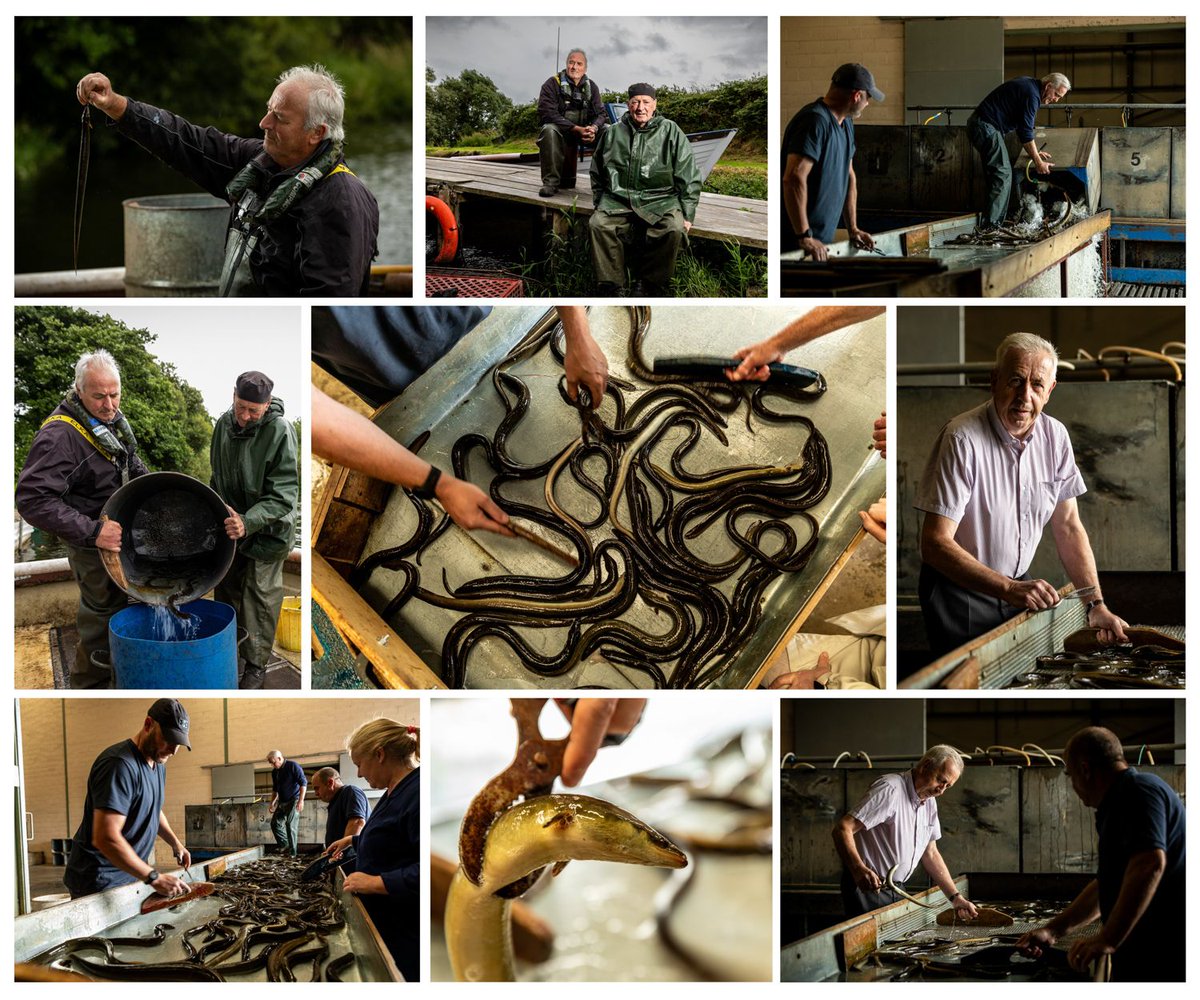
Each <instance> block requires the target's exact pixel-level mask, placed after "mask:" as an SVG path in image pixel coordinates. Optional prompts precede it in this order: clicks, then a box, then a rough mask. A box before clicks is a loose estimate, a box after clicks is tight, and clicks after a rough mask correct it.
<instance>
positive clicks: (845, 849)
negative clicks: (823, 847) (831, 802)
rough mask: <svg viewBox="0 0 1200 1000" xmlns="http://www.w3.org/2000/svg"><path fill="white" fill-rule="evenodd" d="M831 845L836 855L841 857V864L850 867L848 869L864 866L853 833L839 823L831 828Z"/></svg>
mask: <svg viewBox="0 0 1200 1000" xmlns="http://www.w3.org/2000/svg"><path fill="white" fill-rule="evenodd" d="M833 846H834V849H835V850H836V851H837V852H838V857H840V858H841V859H842V864H844V865H845V866H846V867H847V868H848V869H850V871H855V870H856V869H859V868H865V867H866V864H865V862H864V861H863V859H862V855H861V854H859V853H858V845H857V844H856V843H855V842H854V834H853V833H851V832H850V830H849V829H847V828H846V827H845V826H844V825H842V824H841V823H839V824H838V825H837V826H835V827H834V828H833Z"/></svg>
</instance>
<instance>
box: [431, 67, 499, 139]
mask: <svg viewBox="0 0 1200 1000" xmlns="http://www.w3.org/2000/svg"><path fill="white" fill-rule="evenodd" d="M433 79H434V75H433V72H432V70H429V69H426V71H425V81H426V86H425V133H426V141H427V142H429V143H431V144H433V145H450V144H453V143H456V142H458V140H459V139H460V138H462V137H463V136H464V135H469V134H470V133H472V132H485V131H488V130H492V129H497V128H498V127H499V126H500V122H501V120H502V119H503V118H504V115H505V114H506V112H507V111H508V110H509V109H510V108H511V107H512V101H510V100H509V99H508V98H507V97H506V96H505V95H504V94H502V93H500V91H499V89H497V87H496V85H495V84H494V83H493V82H492V81H491V79H490V78H489V77H486V76H484V75H483V74H482V73H480V72H478V71H476V70H473V69H464V70H463V71H462V74H461V75H460V76H448V77H446V79H444V80H443V81H442V82H441V83H438V84H434V83H433Z"/></svg>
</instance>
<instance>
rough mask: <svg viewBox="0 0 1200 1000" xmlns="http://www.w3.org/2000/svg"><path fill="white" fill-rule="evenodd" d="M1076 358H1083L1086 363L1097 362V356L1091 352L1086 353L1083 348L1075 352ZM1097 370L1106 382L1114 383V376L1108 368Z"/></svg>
mask: <svg viewBox="0 0 1200 1000" xmlns="http://www.w3.org/2000/svg"><path fill="white" fill-rule="evenodd" d="M1075 356H1076V357H1077V358H1081V359H1082V360H1084V361H1095V360H1096V358H1095V356H1094V355H1093V354H1092V353H1091V352H1090V351H1085V350H1084V349H1083V348H1082V347H1081V348H1079V350H1078V351H1076V352H1075ZM1097 370H1098V371H1099V372H1100V374H1101V375H1103V376H1104V381H1105V382H1111V381H1112V376H1111V375H1110V374H1109V371H1108V369H1107V368H1100V369H1097Z"/></svg>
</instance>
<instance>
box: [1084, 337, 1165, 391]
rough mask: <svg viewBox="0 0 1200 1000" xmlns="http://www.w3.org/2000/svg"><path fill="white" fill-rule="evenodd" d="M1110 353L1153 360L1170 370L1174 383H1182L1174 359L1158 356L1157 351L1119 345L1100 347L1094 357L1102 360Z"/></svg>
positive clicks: (1163, 355)
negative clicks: (1132, 355)
mask: <svg viewBox="0 0 1200 1000" xmlns="http://www.w3.org/2000/svg"><path fill="white" fill-rule="evenodd" d="M1110 352H1111V353H1113V354H1136V355H1138V356H1140V357H1143V358H1154V359H1155V360H1157V361H1161V362H1162V363H1163V364H1165V365H1167V366H1169V367H1170V369H1171V370H1172V371H1173V372H1174V373H1175V381H1176V382H1182V381H1183V371H1182V370H1181V369H1180V367H1179V365H1178V363H1177V362H1176V361H1175V359H1174V358H1172V357H1170V356H1169V355H1166V354H1160V353H1159V352H1158V351H1147V350H1145V349H1143V348H1141V347H1124V346H1122V345H1119V344H1114V345H1113V346H1112V347H1102V348H1101V349H1100V353H1099V354H1098V355H1096V356H1097V357H1099V358H1102V357H1104V355H1105V354H1108V353H1110Z"/></svg>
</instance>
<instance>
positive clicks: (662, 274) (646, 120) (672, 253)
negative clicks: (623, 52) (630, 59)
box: [588, 83, 700, 295]
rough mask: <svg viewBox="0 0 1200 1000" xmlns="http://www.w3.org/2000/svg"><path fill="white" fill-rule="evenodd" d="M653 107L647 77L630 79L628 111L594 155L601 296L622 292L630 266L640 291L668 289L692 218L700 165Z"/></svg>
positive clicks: (595, 256) (595, 252)
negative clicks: (634, 81)
mask: <svg viewBox="0 0 1200 1000" xmlns="http://www.w3.org/2000/svg"><path fill="white" fill-rule="evenodd" d="M657 107H658V97H657V92H656V91H655V89H654V88H653V87H652V86H650V84H648V83H635V84H634V85H633V86H631V87H630V88H629V110H628V111H626V112H625V114H624V115H622V116H621V120H620V121H619V122H617V123H616V124H615V125H613V126H612V127H610V128H607V129H605V130H604V134H603V135H602V136H601V138H600V142H599V143H598V145H597V146H596V152H595V154H594V155H593V156H592V170H591V176H592V202H593V204H594V205H595V211H594V212H593V213H592V218H591V222H590V223H589V225H588V230H589V233H590V235H591V241H592V265H593V267H594V269H595V272H596V283H597V293H598V294H600V295H620V294H622V292H623V291H624V289H625V284H626V280H625V279H626V269H627V265H628V270H629V271H630V272H631V274H632V277H633V279H634V281H635V282H637V283H639V284H640V286H641V292H642V293H643V294H645V295H670V294H671V276H672V275H673V274H674V273H675V260H676V258H677V257H678V256H679V250H680V247H682V245H683V240H684V237H685V236H686V235H687V233H688V231H689V230H690V229H691V228H692V221H693V220H694V219H695V218H696V208H697V206H698V205H699V204H700V171H699V170H698V169H697V168H696V160H695V158H694V157H693V156H692V147H691V143H689V142H688V138H687V136H686V135H684V133H683V129H681V128H680V127H679V126H678V125H676V124H675V123H674V122H673V121H671V120H670V119H669V118H662V117H660V116H658V115H656V114H655V113H654V112H655V109H656V108H657ZM635 247H637V250H638V252H636V253H632V254H631V253H630V251H631V250H633V249H634V248H635ZM634 257H636V258H638V259H637V260H633V259H631V258H634Z"/></svg>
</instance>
